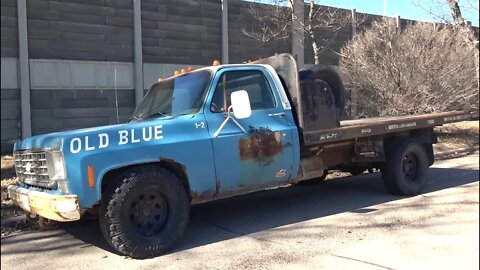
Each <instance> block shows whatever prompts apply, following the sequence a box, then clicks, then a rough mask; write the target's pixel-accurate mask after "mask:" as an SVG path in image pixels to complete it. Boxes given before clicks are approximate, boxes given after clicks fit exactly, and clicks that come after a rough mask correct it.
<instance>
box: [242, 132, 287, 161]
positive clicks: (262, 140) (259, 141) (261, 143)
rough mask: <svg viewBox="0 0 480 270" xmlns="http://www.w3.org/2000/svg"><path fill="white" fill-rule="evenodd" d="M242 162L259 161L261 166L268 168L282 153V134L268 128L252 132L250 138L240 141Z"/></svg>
mask: <svg viewBox="0 0 480 270" xmlns="http://www.w3.org/2000/svg"><path fill="white" fill-rule="evenodd" d="M238 148H239V152H240V160H248V159H258V161H259V162H260V164H261V165H263V166H267V165H269V164H270V163H272V161H273V157H275V156H276V155H278V154H280V153H282V151H283V145H282V133H280V132H278V131H275V132H273V131H271V130H270V129H267V128H258V129H252V130H250V134H249V136H248V138H241V139H240V140H239V141H238Z"/></svg>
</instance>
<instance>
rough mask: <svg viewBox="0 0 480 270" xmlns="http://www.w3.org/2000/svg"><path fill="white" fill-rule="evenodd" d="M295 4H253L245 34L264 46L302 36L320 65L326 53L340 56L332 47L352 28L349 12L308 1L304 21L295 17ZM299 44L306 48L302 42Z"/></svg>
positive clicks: (284, 0)
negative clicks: (339, 37)
mask: <svg viewBox="0 0 480 270" xmlns="http://www.w3.org/2000/svg"><path fill="white" fill-rule="evenodd" d="M294 2H295V0H273V1H271V5H265V4H259V3H252V4H250V5H249V6H248V13H249V14H250V16H251V17H252V19H253V21H252V22H251V23H250V25H249V26H244V27H243V28H242V32H243V33H244V34H245V35H247V36H249V37H251V38H254V39H256V40H258V41H261V42H263V43H268V42H270V41H272V40H278V39H286V38H289V37H290V35H291V33H292V31H296V32H299V33H302V34H303V36H304V37H305V42H306V43H307V44H309V45H311V46H312V50H313V54H314V60H315V64H318V63H320V56H321V54H322V53H323V52H324V51H326V50H329V51H331V52H334V53H336V54H338V53H339V52H338V51H337V50H335V49H334V48H332V46H331V45H332V43H333V41H335V39H336V38H337V36H338V34H339V33H340V31H341V30H343V29H346V28H349V27H351V25H352V17H351V14H350V13H349V12H348V11H347V10H343V9H338V8H334V7H327V6H321V5H319V4H318V3H317V1H314V0H311V1H307V5H306V6H307V12H306V14H304V15H306V16H305V19H303V18H299V17H298V16H297V15H296V14H297V12H296V10H295V7H296V5H295V3H294ZM357 20H358V21H357V24H361V23H362V22H363V20H364V17H359V18H358V19H357ZM296 42H300V44H302V45H305V44H304V43H303V42H304V41H303V40H302V41H296Z"/></svg>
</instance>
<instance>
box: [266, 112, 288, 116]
mask: <svg viewBox="0 0 480 270" xmlns="http://www.w3.org/2000/svg"><path fill="white" fill-rule="evenodd" d="M268 116H270V117H273V116H280V117H284V116H285V113H284V112H279V113H269V114H268Z"/></svg>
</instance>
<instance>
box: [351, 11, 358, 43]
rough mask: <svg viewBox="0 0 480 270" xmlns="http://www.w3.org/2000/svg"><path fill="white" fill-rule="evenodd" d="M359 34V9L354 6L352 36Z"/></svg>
mask: <svg viewBox="0 0 480 270" xmlns="http://www.w3.org/2000/svg"><path fill="white" fill-rule="evenodd" d="M356 35H357V10H356V9H354V8H352V38H354V37H355V36H356Z"/></svg>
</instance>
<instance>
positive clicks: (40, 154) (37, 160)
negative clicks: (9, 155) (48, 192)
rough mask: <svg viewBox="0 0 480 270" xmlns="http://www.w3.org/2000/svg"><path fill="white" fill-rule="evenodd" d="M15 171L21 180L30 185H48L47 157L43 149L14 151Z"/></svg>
mask: <svg viewBox="0 0 480 270" xmlns="http://www.w3.org/2000/svg"><path fill="white" fill-rule="evenodd" d="M13 157H14V159H15V171H16V172H17V177H18V178H19V180H20V181H21V182H24V183H25V184H28V185H32V186H39V187H49V186H48V184H49V182H50V178H49V176H48V169H47V159H46V154H45V151H42V150H38V151H16V152H14V153H13Z"/></svg>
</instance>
